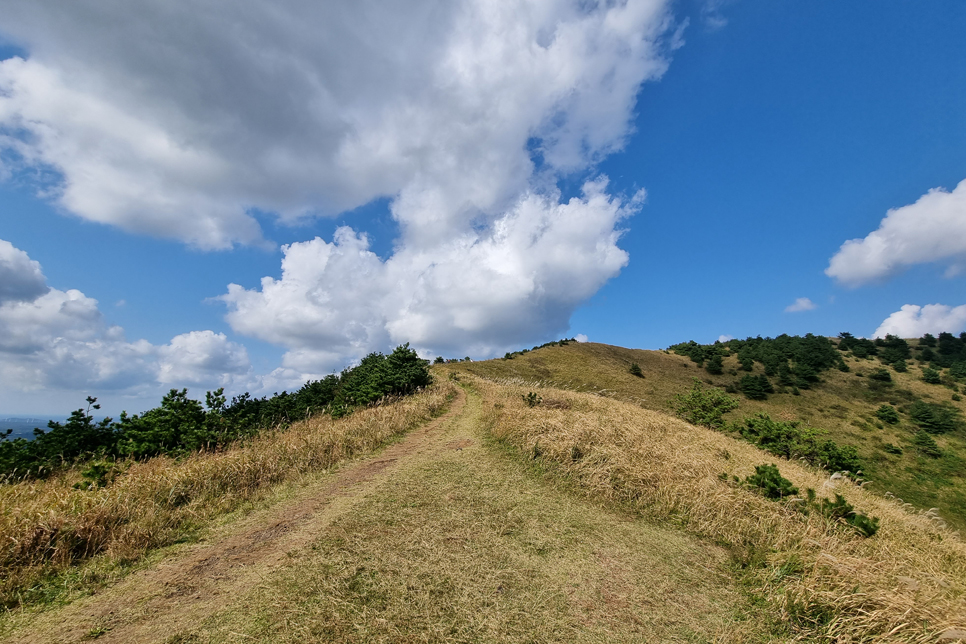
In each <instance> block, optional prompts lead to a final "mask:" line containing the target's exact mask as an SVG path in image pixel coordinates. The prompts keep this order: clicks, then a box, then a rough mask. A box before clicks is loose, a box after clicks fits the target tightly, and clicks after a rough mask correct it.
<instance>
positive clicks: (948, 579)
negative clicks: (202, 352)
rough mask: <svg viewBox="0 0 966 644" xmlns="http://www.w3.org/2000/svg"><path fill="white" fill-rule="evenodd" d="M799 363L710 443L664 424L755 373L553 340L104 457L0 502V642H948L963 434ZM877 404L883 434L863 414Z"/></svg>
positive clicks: (895, 375) (965, 552)
mask: <svg viewBox="0 0 966 644" xmlns="http://www.w3.org/2000/svg"><path fill="white" fill-rule="evenodd" d="M783 342H784V341H783ZM794 342H797V341H794ZM794 342H793V344H794ZM808 343H811V345H814V347H813V348H815V347H818V353H816V354H814V355H813V357H815V356H818V357H817V358H815V361H813V362H812V363H811V365H819V366H821V365H822V364H824V365H826V366H825V367H824V368H822V369H818V370H816V369H815V368H814V366H811V365H809V364H806V362H807V361H808V360H810V359H811V358H809V357H808V355H812V354H808V355H806V354H801V355H800V356H799V357H798V358H797V359H793V360H790V361H789V363H790V365H789V364H785V366H784V367H781V366H780V365H779V366H778V367H776V366H775V365H774V364H771V363H769V365H770V366H768V369H769V370H770V371H771V372H772V373H771V375H769V376H768V378H769V383H770V384H772V385H774V389H775V391H774V392H773V393H771V394H767V395H766V397H765V398H764V399H761V400H750V399H748V398H747V396H745V395H744V394H741V395H737V394H736V395H735V398H736V399H737V400H738V402H737V404H738V406H737V408H736V409H733V410H731V411H730V412H729V413H728V414H727V417H726V420H727V421H728V422H725V423H722V424H718V423H710V424H711V425H714V427H709V426H703V425H702V424H701V423H698V424H691V423H689V422H685V420H682V419H681V418H677V417H675V415H674V414H675V404H674V403H673V401H674V400H675V399H677V400H679V401H680V398H677V397H678V395H679V394H682V393H685V392H691V393H688V395H691V396H695V395H697V396H698V397H708V396H710V394H709V392H714V394H715V395H717V396H725V395H728V394H726V393H725V391H726V390H735V389H738V388H744V389H746V390H747V391H751V390H750V389H748V388H747V387H745V385H743V384H742V380H743V379H744V380H746V381H748V382H750V380H748V379H752V380H755V381H756V382H758V383H759V384H760V381H759V377H760V376H763V375H764V369H765V365H764V364H759V363H758V362H756V361H751V362H749V354H748V352H747V350H745V352H744V353H742V352H741V351H740V350H738V349H739V348H740V346H739V345H737V344H736V345H734V346H733V348H735V349H736V350H735V351H731V350H730V349H729V350H728V351H725V350H724V347H720V346H715V347H711V348H710V349H707V350H706V349H705V348H702V349H701V352H708V351H710V352H711V353H713V354H714V355H717V356H718V357H719V358H720V365H719V364H718V360H717V359H714V360H711V359H707V358H706V360H705V363H706V364H710V365H711V366H712V368H713V369H712V370H718V369H719V368H720V371H721V373H718V374H711V373H708V371H707V369H705V368H703V367H702V366H700V363H699V362H696V361H695V360H692V359H691V358H690V357H688V356H683V355H676V354H673V353H668V352H664V351H637V350H631V349H622V348H619V347H611V346H606V345H600V344H577V343H573V342H568V343H566V344H562V345H561V344H560V343H557V344H555V345H554V346H546V347H544V348H540V349H537V350H532V351H527V352H521V353H517V354H515V355H513V356H512V357H510V358H509V359H498V360H490V361H486V362H475V363H474V362H469V361H463V362H458V363H455V362H454V363H449V364H440V365H436V366H434V367H433V368H432V370H433V375H434V381H435V382H434V383H433V384H432V385H431V386H430V387H428V388H426V389H424V390H421V391H420V392H418V393H415V394H414V395H412V396H407V397H403V398H401V399H385V400H381V401H379V402H378V403H376V404H374V405H370V406H366V407H360V408H358V409H356V410H355V411H353V413H351V414H349V415H345V416H341V417H338V418H336V417H333V416H332V415H331V414H319V415H316V416H314V417H311V418H308V419H306V420H304V421H299V422H296V423H293V424H292V425H291V426H288V427H287V428H286V427H282V428H279V429H277V430H272V431H268V432H263V433H260V434H259V435H257V436H254V437H251V438H246V439H245V440H241V441H235V442H232V443H230V444H226V445H224V446H222V447H219V448H218V449H210V450H201V451H198V452H192V453H190V454H182V455H177V456H172V455H162V456H156V457H148V458H140V459H135V458H131V457H127V458H123V459H118V460H117V461H114V462H112V467H113V468H114V470H115V471H114V474H113V475H112V476H111V477H109V478H106V479H105V481H104V483H103V485H101V486H91V485H84V484H83V480H84V467H86V465H85V463H83V462H78V463H76V464H74V465H73V466H70V467H65V468H63V469H60V470H58V471H57V472H56V473H54V474H53V475H52V476H50V477H47V478H44V479H30V478H23V479H20V480H13V479H8V480H7V481H6V482H5V483H3V484H0V542H2V543H4V544H6V545H5V546H4V548H2V549H0V557H2V558H3V559H2V563H3V565H0V599H2V601H3V602H4V604H5V606H6V607H7V609H8V610H7V611H5V612H3V613H0V639H3V640H4V641H9V642H11V643H13V642H32V643H33V642H68V641H70V642H75V641H76V642H81V641H89V640H93V639H98V640H100V641H104V642H165V643H169V644H173V643H175V642H210V643H214V642H234V641H239V639H243V641H252V640H254V641H259V642H266V643H268V642H285V641H291V642H296V641H298V642H302V641H345V642H370V641H385V642H412V641H421V642H440V643H443V642H507V643H510V642H512V643H522V642H558V641H567V642H601V641H608V642H624V641H626V642H640V641H674V642H708V641H715V642H742V643H749V644H754V643H758V642H760V643H764V642H779V641H780V642H793V641H794V642H843V643H844V642H872V641H876V642H907V643H910V644H912V643H915V644H926V643H927V642H928V643H932V642H937V641H956V640H961V639H966V622H964V620H963V616H964V615H966V543H964V541H963V539H962V538H961V536H960V534H959V533H957V532H956V531H955V530H954V529H953V528H954V527H956V526H959V525H962V520H961V519H962V514H961V513H960V514H956V512H957V511H958V508H961V503H962V489H963V485H962V478H963V473H962V468H961V467H959V465H958V464H959V463H961V462H962V461H961V460H960V459H961V456H962V454H963V451H962V449H963V430H962V428H961V427H958V426H956V423H955V422H954V423H952V424H951V425H950V426H949V427H947V428H946V429H945V433H939V434H935V435H932V434H931V436H933V438H934V441H935V443H936V445H935V450H934V454H935V455H934V456H930V455H929V454H927V453H925V452H924V451H923V448H922V446H921V445H917V444H916V443H915V442H914V437H915V436H916V434H915V433H913V430H914V429H916V428H917V427H918V426H919V425H921V424H922V420H921V418H920V419H917V416H916V413H915V407H916V405H917V404H922V402H923V401H925V402H933V403H941V402H949V403H951V405H952V407H949V408H947V407H942V408H941V409H961V408H962V407H961V403H962V401H958V400H953V399H952V396H953V391H952V388H951V387H953V386H956V387H959V386H960V385H958V384H956V383H954V382H951V381H950V376H951V374H949V373H946V372H944V373H943V374H942V375H941V376H939V380H940V384H938V385H934V384H927V383H925V382H922V381H921V379H922V376H923V370H922V368H921V366H920V365H917V364H915V363H913V364H912V365H911V366H910V365H909V364H906V365H905V366H906V368H907V371H906V372H904V373H901V372H896V371H895V370H894V369H893V370H892V371H891V372H890V373H891V376H890V382H886V381H885V380H884V379H883V376H882V374H881V372H878V371H876V370H879V369H882V368H883V367H882V365H881V364H880V363H879V362H878V361H870V360H866V359H861V358H860V359H856V355H855V352H854V351H850V352H843V351H840V350H839V348H838V347H837V346H836V345H834V344H830V343H829V341H828V340H826V339H821V338H813V339H809V340H807V342H806V344H808ZM811 345H810V346H811ZM692 348H693V347H692ZM744 348H745V349H747V347H744ZM809 351H810V350H809ZM725 353H731V354H733V355H724V354H725ZM806 353H807V352H806ZM860 353H861V350H860ZM916 353H919V352H916ZM708 355H711V354H710V353H709V354H708ZM759 355H764V354H759ZM765 360H766V362H767V361H770V360H771V358H769V357H768V356H765ZM820 362H821V364H819V363H820ZM909 362H912V360H910V361H909ZM742 363H743V364H742ZM635 364H636V365H637V366H638V367H639V369H638V370H635V371H636V372H637V373H636V374H635V373H632V371H631V367H632V366H633V365H635ZM830 366H831V368H829V367H830ZM749 369H750V370H749ZM809 369H811V371H810V370H809ZM846 369H847V370H846ZM890 369H891V367H890ZM782 374H784V376H783V375H782ZM872 375H877V378H878V379H876V378H870V376H872ZM695 378H697V379H698V381H699V383H700V384H699V385H697V386H696V385H695ZM943 378H945V379H946V384H942V380H943ZM932 379H935V378H932ZM782 380H784V381H786V383H787V382H792V383H794V384H792V385H788V384H786V385H784V391H785V393H778V391H781V390H782V388H783V385H782V384H781V381H782ZM796 389H797V390H798V395H796V394H794V393H793V391H795V390H796ZM695 390H698V391H699V393H698V394H693V392H694V391H695ZM957 395H958V393H957ZM890 403H891V404H892V405H893V408H894V409H895V419H894V420H895V421H896V422H895V423H890V422H887V421H884V420H882V419H881V418H880V414H879V413H878V410H879V408H880V407H881V406H882V405H883V404H890ZM937 409H939V408H937ZM763 413H764V414H768V415H769V416H770V417H772V418H774V419H776V423H777V424H776V427H777V426H781V427H782V428H784V429H785V430H788V431H791V430H794V431H798V432H799V433H801V434H802V435H803V436H804V435H806V434H808V432H809V431H810V430H811V429H812V428H814V427H824V428H826V429H827V430H828V433H827V435H825V436H823V437H822V440H825V439H827V438H828V439H831V440H833V441H835V442H836V443H837V444H838V445H839V446H841V449H842V451H843V452H848V450H847V449H846V448H847V447H848V446H852V447H854V448H855V449H856V454H855V455H856V456H857V457H859V458H861V459H864V461H865V463H866V466H865V470H866V472H865V474H866V475H867V476H868V477H870V478H871V479H872V480H873V482H872V483H871V484H866V485H860V484H859V478H858V477H856V478H853V477H849V476H845V477H843V476H835V475H830V472H829V471H828V470H825V469H822V468H821V467H819V466H818V465H817V464H816V461H815V460H814V459H813V460H808V459H804V460H805V462H802V460H801V459H799V458H794V459H791V460H787V459H782V458H780V457H778V456H776V455H775V451H774V449H772V450H771V452H769V451H763V449H762V444H761V442H760V441H757V443H758V444H753V443H752V441H751V440H749V436H748V435H747V434H746V435H742V434H741V433H740V432H738V431H736V430H735V427H740V426H743V425H742V424H741V423H739V421H742V422H743V421H744V419H746V418H748V417H754V416H755V415H756V414H763ZM947 420H948V419H947ZM797 421H801V423H800V424H797V425H796V424H792V423H795V422H797ZM783 423H784V424H783ZM805 423H808V424H807V425H806V424H805ZM880 425H881V426H880ZM916 431H918V429H916ZM793 433H794V432H793ZM890 443H891V445H892V449H891V451H890V449H888V448H887V446H888V445H889V444H890ZM803 444H804V443H803ZM823 445H825V446H826V447H827V444H825V443H823ZM765 447H768V445H765ZM769 449H771V448H769ZM836 449H840V448H839V447H836ZM900 451H901V453H895V452H900ZM828 453H832V452H829V451H826V452H823V454H828ZM826 464H827V462H826ZM776 466H777V467H776ZM957 467H959V469H956V468H957ZM944 468H945V469H944ZM902 486H905V487H902ZM903 490H907V491H903ZM888 491H892V492H893V494H894V495H898V496H902V497H903V499H906V500H916V499H918V498H920V497H921V498H922V499H923V500H925V501H926V502H925V503H924V504H923V508H925V507H926V506H927V505H928V506H930V507H940V508H941V514H942V516H944V517H945V518H946V521H945V522H944V521H942V520H941V519H939V518H938V517H937V516H936V512H935V511H925V510H923V509H917V508H916V507H914V506H913V505H912V504H910V503H904V502H900V501H898V500H897V499H895V498H890V497H889V496H888V495H887V494H886V493H887V492H888ZM916 494H918V495H920V497H916V496H915V495H916ZM934 499H935V500H938V501H939V503H932V502H930V501H933V500H934ZM940 503H941V504H942V505H940Z"/></svg>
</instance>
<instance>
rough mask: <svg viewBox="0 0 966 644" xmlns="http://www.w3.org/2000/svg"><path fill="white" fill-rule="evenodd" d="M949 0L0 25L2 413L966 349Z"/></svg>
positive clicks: (151, 12) (128, 12) (704, 0)
mask: <svg viewBox="0 0 966 644" xmlns="http://www.w3.org/2000/svg"><path fill="white" fill-rule="evenodd" d="M964 27H966V4H964V3H962V2H960V1H959V0H946V1H941V0H939V1H936V2H931V3H881V2H876V1H872V0H867V1H862V0H856V1H853V2H848V3H843V2H837V1H832V0H827V1H816V2H809V3H802V2H791V1H784V0H776V1H775V2H767V3H763V2H751V1H748V0H734V1H724V0H717V1H715V0H677V1H672V0H626V1H616V0H615V1H611V2H586V1H585V0H500V1H494V0H460V1H458V2H456V1H453V2H439V1H436V0H420V1H412V2H407V3H395V4H390V5H387V4H386V3H375V2H359V1H354V2H330V3H315V2H310V1H308V0H282V1H276V2H272V3H265V2H254V1H252V0H235V1H233V2H214V3H206V4H204V5H201V6H199V5H198V4H197V3H190V2H187V1H185V0H164V1H161V0H146V1H145V2H141V3H138V4H137V6H134V5H130V3H122V2H102V1H98V2H93V1H92V0H74V1H72V2H57V1H54V0H47V1H42V2H37V1H36V0H6V2H5V3H4V12H3V15H2V16H0V417H2V416H9V415H53V414H63V413H67V412H68V411H69V410H71V409H74V408H77V407H79V406H81V404H82V403H83V401H84V398H85V397H86V396H88V395H91V396H96V397H98V398H99V400H100V401H101V402H102V403H103V404H104V407H103V411H105V412H107V413H111V414H117V413H118V412H119V411H120V410H121V409H125V410H127V411H129V412H132V413H134V412H139V411H142V410H144V409H146V408H150V407H153V406H155V405H156V404H157V402H158V401H159V400H160V396H161V394H163V393H164V392H165V391H167V390H168V389H170V388H173V387H175V388H181V387H187V388H189V391H190V393H191V394H192V395H193V396H195V397H199V398H203V395H204V391H205V390H208V389H214V388H217V387H224V388H225V389H226V391H227V392H229V393H240V392H243V391H250V392H252V393H254V394H256V395H266V394H271V393H272V392H275V391H281V390H283V389H289V390H291V389H293V388H297V387H298V386H300V385H301V384H302V383H303V382H305V381H306V380H308V379H313V378H318V377H322V376H324V375H326V374H328V373H332V372H337V371H339V370H341V369H343V368H344V367H346V366H348V365H351V364H353V363H354V362H356V361H358V360H359V359H360V358H361V357H363V356H364V355H366V354H367V353H369V352H372V351H382V352H386V351H389V350H391V349H392V348H393V347H395V346H397V345H399V344H402V343H405V342H409V343H410V344H411V346H413V347H414V348H416V349H417V350H418V351H419V352H420V355H423V356H424V357H427V358H432V357H435V356H437V355H443V356H446V357H464V356H470V357H472V358H474V359H484V358H490V357H493V356H498V355H502V354H503V353H504V352H506V351H508V350H515V349H519V348H523V347H529V346H532V345H535V344H542V343H543V342H546V341H548V340H553V339H557V338H561V337H574V336H577V337H579V338H581V339H584V338H586V339H589V340H590V341H594V342H605V343H609V344H617V345H621V346H628V347H637V348H646V349H656V348H662V347H667V346H668V345H670V344H673V343H676V342H681V341H686V340H692V339H693V340H697V341H699V342H713V341H715V340H717V339H719V338H729V337H738V338H743V337H747V336H756V335H762V336H775V335H779V334H781V333H789V334H804V333H816V334H822V335H832V336H834V335H836V334H838V333H840V332H842V331H849V332H851V333H853V334H855V335H857V336H864V337H874V336H880V335H884V334H886V333H894V334H897V335H901V336H904V337H918V336H921V335H922V334H923V333H927V332H929V333H934V334H935V333H938V332H940V331H950V332H954V333H959V332H962V331H964V330H966V293H964V288H963V287H964V283H966V183H962V185H960V183H961V182H964V180H966V119H964V114H966V42H964V40H963V39H962V33H963V30H964Z"/></svg>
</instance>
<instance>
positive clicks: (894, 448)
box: [882, 443, 902, 456]
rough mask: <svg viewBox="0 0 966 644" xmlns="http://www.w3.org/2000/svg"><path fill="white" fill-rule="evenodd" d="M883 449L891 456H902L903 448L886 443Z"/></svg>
mask: <svg viewBox="0 0 966 644" xmlns="http://www.w3.org/2000/svg"><path fill="white" fill-rule="evenodd" d="M882 449H884V450H885V451H886V452H888V453H890V454H895V455H896V456H902V448H901V447H897V446H895V445H893V444H892V443H886V444H885V445H883V446H882Z"/></svg>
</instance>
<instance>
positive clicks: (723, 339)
mask: <svg viewBox="0 0 966 644" xmlns="http://www.w3.org/2000/svg"><path fill="white" fill-rule="evenodd" d="M734 339H735V336H733V335H723V334H722V335H719V336H718V342H727V341H728V340H734Z"/></svg>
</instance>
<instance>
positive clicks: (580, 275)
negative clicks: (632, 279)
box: [221, 179, 643, 375]
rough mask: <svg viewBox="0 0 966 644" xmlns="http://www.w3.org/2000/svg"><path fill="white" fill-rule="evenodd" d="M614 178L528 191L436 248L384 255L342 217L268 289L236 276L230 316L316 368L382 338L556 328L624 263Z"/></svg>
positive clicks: (288, 249) (441, 342)
mask: <svg viewBox="0 0 966 644" xmlns="http://www.w3.org/2000/svg"><path fill="white" fill-rule="evenodd" d="M605 189H606V182H605V181H604V180H602V179H601V180H597V181H593V182H588V183H587V184H585V186H584V190H583V195H582V196H581V197H579V198H576V197H575V198H573V199H571V200H570V201H568V202H567V203H559V202H558V200H557V199H556V197H555V196H550V197H548V196H545V195H537V194H528V195H525V196H524V197H522V198H521V199H520V201H519V202H518V203H517V204H515V205H514V206H513V207H512V208H511V209H510V210H509V211H508V212H507V213H506V214H505V215H504V216H503V217H502V218H501V219H499V220H498V221H496V222H495V223H494V225H493V226H492V228H490V229H488V230H486V231H476V232H470V231H468V232H467V233H466V234H464V235H462V236H460V237H458V238H456V239H453V240H451V241H449V242H447V243H446V244H445V245H441V246H440V247H437V248H436V249H434V252H433V253H427V252H423V251H421V250H418V249H410V248H406V249H401V250H399V251H397V252H396V253H395V254H394V255H393V256H392V257H390V258H389V259H388V260H386V261H382V260H380V259H379V258H378V257H377V256H376V255H375V254H374V253H372V252H371V251H370V250H369V244H368V240H367V239H366V237H365V235H361V234H358V233H356V232H354V231H353V230H351V229H350V228H348V227H342V228H339V229H338V231H337V232H336V234H335V239H334V240H333V241H332V242H331V243H328V242H326V241H324V240H322V239H319V238H316V239H314V240H311V241H307V242H300V243H295V244H291V245H288V246H285V247H284V248H283V251H284V253H285V258H284V259H283V261H282V277H281V279H278V280H276V279H273V278H270V277H266V278H263V279H262V284H261V289H260V290H259V289H251V290H249V289H244V288H242V287H241V286H238V285H237V284H232V285H230V286H229V289H228V293H227V294H225V295H223V296H221V299H222V300H223V301H224V302H225V303H226V304H227V305H228V307H229V313H228V316H227V319H228V322H229V323H230V324H231V326H232V328H233V329H234V330H235V331H236V332H238V333H242V334H245V335H250V336H253V337H257V338H260V339H262V340H265V341H268V342H272V343H275V344H279V345H282V346H285V347H288V349H289V351H288V352H287V353H286V355H285V357H284V362H283V364H284V366H285V367H288V368H293V369H297V370H301V371H302V372H304V373H307V374H312V375H318V374H320V373H325V372H326V371H327V370H329V369H332V368H337V367H338V366H339V365H341V364H344V362H345V359H346V358H347V357H349V358H359V357H361V356H362V355H364V354H365V353H366V352H368V351H370V350H372V348H373V347H383V346H388V345H391V344H394V343H401V342H412V343H413V345H414V346H415V347H417V348H419V349H422V350H423V352H424V353H425V354H431V353H446V352H447V351H448V352H452V351H462V352H464V353H470V354H476V355H486V354H493V353H494V352H499V351H503V350H505V349H506V348H507V347H510V346H514V345H517V344H520V343H521V342H525V341H527V340H529V339H530V338H531V337H532V335H533V333H534V329H540V330H541V331H542V332H544V333H549V334H551V335H553V334H554V333H559V332H561V331H564V330H565V329H566V328H567V324H568V321H569V318H570V314H571V313H572V312H573V310H574V308H576V307H577V306H578V305H579V304H580V303H581V302H582V301H583V300H585V299H586V298H587V297H589V296H590V295H592V294H593V293H594V292H596V291H597V289H599V288H600V286H601V285H602V284H603V283H604V282H605V281H606V280H607V279H609V278H610V277H612V276H613V275H615V274H616V273H617V272H618V271H619V270H620V269H621V268H622V267H623V266H624V265H625V264H626V263H627V253H625V252H624V251H623V250H621V249H620V248H618V247H617V245H616V242H617V239H618V237H619V233H618V232H617V231H616V230H615V226H616V225H617V223H618V222H619V221H620V220H621V219H623V218H624V217H627V216H628V215H629V214H631V213H632V212H633V211H634V210H635V209H636V208H637V207H638V206H639V204H640V199H642V198H643V195H638V196H637V198H636V199H631V200H629V201H627V202H626V203H624V202H622V201H621V200H620V199H617V198H613V197H610V196H609V195H607V193H606V191H605Z"/></svg>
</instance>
